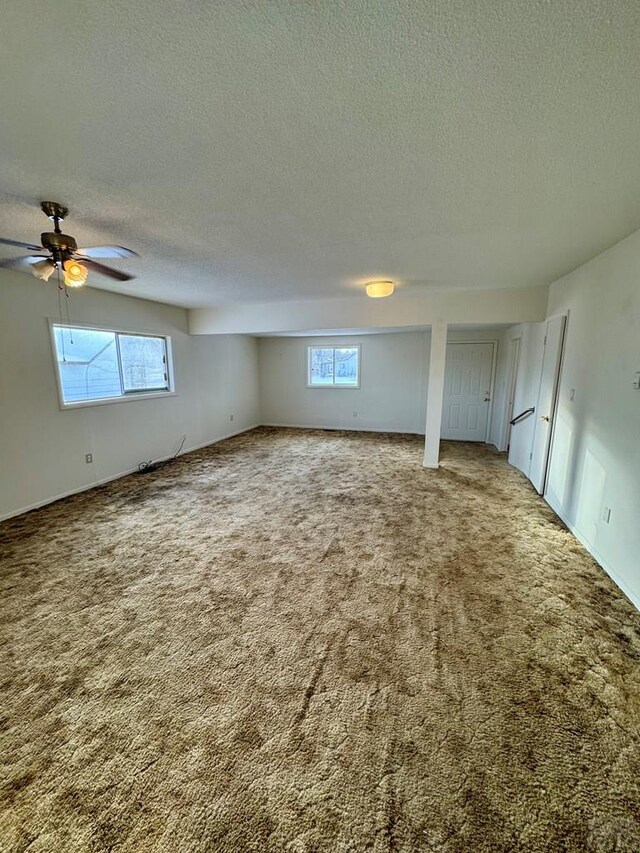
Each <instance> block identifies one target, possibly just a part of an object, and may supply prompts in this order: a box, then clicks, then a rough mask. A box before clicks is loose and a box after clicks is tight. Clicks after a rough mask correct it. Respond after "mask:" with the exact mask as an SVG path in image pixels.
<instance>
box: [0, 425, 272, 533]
mask: <svg viewBox="0 0 640 853" xmlns="http://www.w3.org/2000/svg"><path fill="white" fill-rule="evenodd" d="M259 426H260V424H252V425H251V426H248V427H243V428H242V429H237V430H235V432H228V433H226V435H221V436H220V437H219V438H214V439H212V440H211V441H203V442H202V443H201V444H194V445H193V446H190V447H187V448H186V449H185V450H183V451H182V452H181V453H180V456H184V454H185V453H192V452H193V451H194V450H200V448H202V447H209V445H211V444H218V442H220V441H225V440H226V439H227V438H233V437H234V435H241V434H242V433H243V432H250V431H251V430H252V429H257V427H259ZM172 456H173V454H172V453H170V454H169V455H168V456H162V457H160V458H159V459H154V460H153V461H154V462H166V460H167V459H171V457H172ZM136 471H138V466H137V465H136V466H135V468H128V469H127V470H126V471H120V473H118V474H111V475H110V476H109V477H103V478H102V479H101V480H94V481H93V482H91V483H88V484H87V485H86V486H80V487H79V488H77V489H69V491H67V492H62V493H61V494H59V495H54V496H53V497H50V498H45V499H44V500H42V501H37V502H36V503H33V504H29V506H25V507H21V508H20V509H16V510H11V511H10V512H7V513H5V514H4V515H0V521H6V520H7V519H8V518H15V517H16V516H17V515H23V514H24V513H25V512H31V510H32V509H40V507H42V506H47V504H52V503H55V502H56V501H60V500H62V499H63V498H69V497H71V495H79V494H80V493H81V492H88V491H89V490H90V489H95V488H97V487H98V486H104V485H105V484H106V483H111V482H113V480H119V479H120V478H121V477H128V476H129V474H135V472H136Z"/></svg>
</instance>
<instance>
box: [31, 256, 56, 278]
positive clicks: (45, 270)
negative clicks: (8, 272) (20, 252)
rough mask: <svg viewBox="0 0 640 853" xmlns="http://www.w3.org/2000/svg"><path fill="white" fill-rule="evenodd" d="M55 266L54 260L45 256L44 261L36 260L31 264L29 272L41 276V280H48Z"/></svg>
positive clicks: (37, 276)
mask: <svg viewBox="0 0 640 853" xmlns="http://www.w3.org/2000/svg"><path fill="white" fill-rule="evenodd" d="M55 268H56V265H55V264H54V262H53V261H50V260H49V259H48V258H46V259H45V260H44V261H38V263H37V264H31V273H32V275H35V277H36V278H41V279H42V281H49V279H50V278H51V276H52V275H53V272H54V270H55Z"/></svg>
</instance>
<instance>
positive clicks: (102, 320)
mask: <svg viewBox="0 0 640 853" xmlns="http://www.w3.org/2000/svg"><path fill="white" fill-rule="evenodd" d="M69 307H70V311H71V320H72V322H73V321H76V322H79V323H83V322H84V323H90V324H95V325H104V326H106V327H113V328H122V329H125V330H133V331H147V332H160V333H163V334H170V335H171V339H172V345H173V357H174V368H175V384H176V391H177V396H175V397H166V398H154V399H148V400H129V401H126V402H119V403H112V404H108V405H101V406H91V407H86V408H80V409H67V410H64V411H62V410H61V409H60V407H59V401H58V394H57V388H56V380H55V372H54V363H53V357H52V352H51V343H50V337H49V328H48V321H47V318H49V317H51V318H54V319H59V309H58V294H57V290H56V286H55V284H53V283H51V282H49V283H44V282H40V281H37V280H36V279H35V278H33V277H30V276H26V275H24V274H19V273H8V272H2V273H1V274H0V316H1V317H2V318H3V322H2V335H0V357H1V360H2V365H3V368H2V371H1V372H0V454H1V456H0V518H2V517H7V516H9V515H13V514H17V513H18V512H20V511H23V510H25V509H27V508H30V507H33V506H36V505H39V504H41V503H44V502H47V501H49V500H52V499H54V498H56V497H57V496H60V495H64V494H67V493H69V492H73V491H77V490H79V489H82V488H84V487H87V486H90V485H91V484H94V483H97V482H101V481H103V480H105V479H108V478H111V477H115V476H117V475H118V474H121V473H123V472H125V471H128V470H131V469H132V468H135V467H137V465H138V463H140V462H141V461H143V460H149V459H157V458H160V457H164V456H168V455H170V454H171V453H173V452H175V450H176V449H177V447H178V445H179V442H180V437H181V436H182V435H183V434H184V433H186V435H187V439H186V443H185V449H188V448H192V447H196V446H199V445H202V444H206V443H209V442H213V441H215V440H217V439H219V438H220V437H222V436H224V435H227V434H229V433H232V432H236V431H239V430H242V429H245V428H247V427H250V426H253V425H254V424H257V423H259V422H260V413H259V395H258V364H257V344H256V341H255V339H253V338H246V337H228V336H222V337H202V338H195V337H190V336H189V335H188V334H187V312H186V311H185V310H184V309H181V308H174V307H171V306H168V305H162V304H160V303H157V302H147V301H143V300H139V299H133V298H131V297H127V296H120V295H117V294H114V293H108V292H106V291H102V290H94V289H91V288H86V289H83V290H80V291H77V292H76V293H73V295H72V297H71V300H70V302H69ZM231 414H233V415H234V419H233V422H231V420H230V416H231ZM86 453H92V454H93V464H87V463H86V462H85V454H86Z"/></svg>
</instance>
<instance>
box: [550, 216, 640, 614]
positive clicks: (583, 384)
mask: <svg viewBox="0 0 640 853" xmlns="http://www.w3.org/2000/svg"><path fill="white" fill-rule="evenodd" d="M564 312H568V313H569V317H568V324H567V333H566V344H565V354H564V363H563V368H562V377H561V384H560V395H559V401H558V413H557V419H556V426H555V433H554V437H553V444H552V453H551V463H550V471H549V483H548V492H547V495H546V498H547V500H548V501H549V503H550V504H551V506H552V507H553V508H554V509H555V510H556V512H557V513H558V514H559V515H560V516H561V517H562V518H563V519H564V520H565V521H566V522H567V524H568V525H569V526H570V527H571V529H572V530H574V532H575V533H576V534H577V536H578V537H579V538H580V539H581V540H582V541H583V542H584V544H585V545H586V546H587V547H588V548H589V550H590V551H591V552H592V554H593V555H594V556H595V557H596V559H597V560H598V562H600V563H601V565H602V566H603V567H604V568H605V569H606V570H607V571H608V572H609V574H610V575H611V576H612V577H613V579H614V580H615V581H616V582H617V583H618V584H619V585H620V586H621V588H622V589H623V590H624V591H625V592H626V593H627V595H628V596H629V597H630V598H631V599H632V600H633V601H634V603H635V604H636V606H638V607H640V522H639V514H640V390H636V389H634V388H633V376H634V372H635V371H640V231H638V232H636V233H635V234H633V235H631V236H630V237H628V238H627V239H626V240H623V241H622V242H621V243H618V244H617V245H616V246H614V247H613V248H611V249H609V250H608V251H606V252H604V253H603V254H601V255H599V256H598V257H597V258H594V259H593V260H592V261H590V262H589V263H587V264H584V266H582V267H580V268H579V269H577V270H575V271H574V272H572V273H570V274H569V275H567V276H565V277H564V278H562V279H560V280H559V281H557V282H556V283H555V284H553V285H552V287H551V290H550V296H549V308H548V313H549V316H551V315H554V314H559V313H564ZM571 389H575V399H574V400H573V401H571V400H570V391H571ZM605 506H606V507H610V508H611V520H610V523H609V524H607V523H606V522H605V521H604V519H603V511H604V507H605Z"/></svg>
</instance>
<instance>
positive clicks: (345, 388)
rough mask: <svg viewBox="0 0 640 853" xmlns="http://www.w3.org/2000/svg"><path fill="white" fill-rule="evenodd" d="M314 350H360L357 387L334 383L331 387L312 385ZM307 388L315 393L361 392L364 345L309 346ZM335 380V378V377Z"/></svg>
mask: <svg viewBox="0 0 640 853" xmlns="http://www.w3.org/2000/svg"><path fill="white" fill-rule="evenodd" d="M312 349H357V350H358V381H357V382H356V383H355V385H342V384H336V383H335V382H332V383H331V385H312V384H311V350H312ZM306 370H307V388H313V390H314V391H318V390H321V391H332V390H334V389H335V390H339V391H359V390H360V382H361V380H362V344H359V343H358V344H353V343H351V344H350V343H337V344H334V343H330V344H328V343H317V344H308V345H307V366H306ZM334 378H335V377H334Z"/></svg>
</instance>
